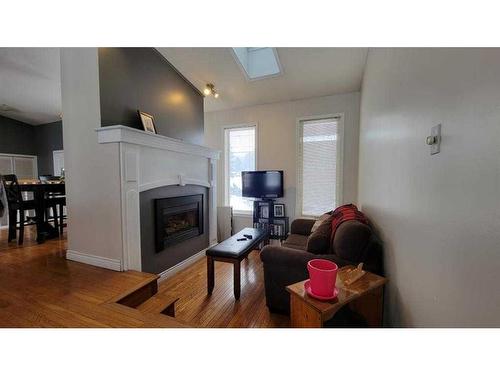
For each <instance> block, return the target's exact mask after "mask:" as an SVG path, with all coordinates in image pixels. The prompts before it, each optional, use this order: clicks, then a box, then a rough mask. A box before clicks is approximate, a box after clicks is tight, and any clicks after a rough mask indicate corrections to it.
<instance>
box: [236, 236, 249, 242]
mask: <svg viewBox="0 0 500 375" xmlns="http://www.w3.org/2000/svg"><path fill="white" fill-rule="evenodd" d="M246 240H247V239H246V238H244V237H243V238H238V239H237V240H236V241H246Z"/></svg>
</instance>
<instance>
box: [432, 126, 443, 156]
mask: <svg viewBox="0 0 500 375" xmlns="http://www.w3.org/2000/svg"><path fill="white" fill-rule="evenodd" d="M431 135H432V136H434V137H436V142H435V143H434V144H432V145H431V155H434V154H439V152H440V151H441V124H438V125H436V126H434V127H432V129H431Z"/></svg>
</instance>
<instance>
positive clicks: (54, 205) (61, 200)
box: [38, 175, 66, 234]
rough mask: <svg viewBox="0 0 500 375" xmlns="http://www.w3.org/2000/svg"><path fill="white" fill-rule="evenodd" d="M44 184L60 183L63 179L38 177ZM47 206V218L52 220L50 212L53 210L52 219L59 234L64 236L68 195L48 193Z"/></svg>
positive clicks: (50, 176)
mask: <svg viewBox="0 0 500 375" xmlns="http://www.w3.org/2000/svg"><path fill="white" fill-rule="evenodd" d="M38 178H39V179H40V181H41V182H42V183H50V181H60V180H61V178H60V177H59V176H53V175H40V176H38ZM44 199H45V205H46V207H47V212H46V213H45V216H46V217H47V221H49V220H50V219H51V216H50V210H52V218H53V220H54V226H55V227H56V229H57V230H58V231H59V234H63V228H64V219H65V216H64V207H65V206H66V195H64V194H60V193H55V192H48V193H47V194H46V196H45V198H44Z"/></svg>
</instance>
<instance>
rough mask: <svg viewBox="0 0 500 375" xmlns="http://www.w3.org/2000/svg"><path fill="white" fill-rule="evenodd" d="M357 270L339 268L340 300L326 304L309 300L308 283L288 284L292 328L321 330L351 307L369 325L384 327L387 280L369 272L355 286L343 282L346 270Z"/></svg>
mask: <svg viewBox="0 0 500 375" xmlns="http://www.w3.org/2000/svg"><path fill="white" fill-rule="evenodd" d="M352 268H354V267H353V266H346V267H342V268H340V269H339V271H338V274H337V282H336V287H337V289H338V290H339V294H338V296H337V298H335V299H334V300H332V301H328V302H324V301H319V300H317V299H315V298H312V297H309V295H308V294H307V292H306V291H305V289H304V283H305V282H306V281H307V280H303V281H300V282H298V283H295V284H292V285H289V286H287V287H286V290H287V291H288V292H289V293H290V318H291V324H292V327H297V328H319V327H323V324H324V323H325V322H326V321H327V320H330V319H331V318H333V316H334V315H335V314H336V313H337V311H339V310H340V308H341V307H343V306H345V305H347V304H349V307H350V309H351V310H353V311H355V312H357V313H358V314H360V315H361V316H363V317H364V318H365V319H366V322H367V323H368V326H370V327H380V326H381V325H382V312H383V302H384V301H383V296H384V294H383V292H384V285H385V283H386V282H387V279H386V278H384V277H382V276H378V275H375V274H373V273H370V272H366V274H365V275H364V276H363V277H362V278H361V279H359V280H357V281H355V282H354V283H353V284H351V285H349V286H347V285H344V283H343V278H345V274H346V271H347V270H349V269H352Z"/></svg>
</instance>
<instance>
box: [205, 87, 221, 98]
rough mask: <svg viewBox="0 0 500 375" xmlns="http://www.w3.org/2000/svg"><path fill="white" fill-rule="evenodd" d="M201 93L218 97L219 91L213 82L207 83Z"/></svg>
mask: <svg viewBox="0 0 500 375" xmlns="http://www.w3.org/2000/svg"><path fill="white" fill-rule="evenodd" d="M203 95H205V96H209V95H213V96H214V98H215V99H217V98H218V97H219V93H218V92H217V90H216V89H215V86H214V84H213V83H207V84H206V86H205V88H204V89H203Z"/></svg>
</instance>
